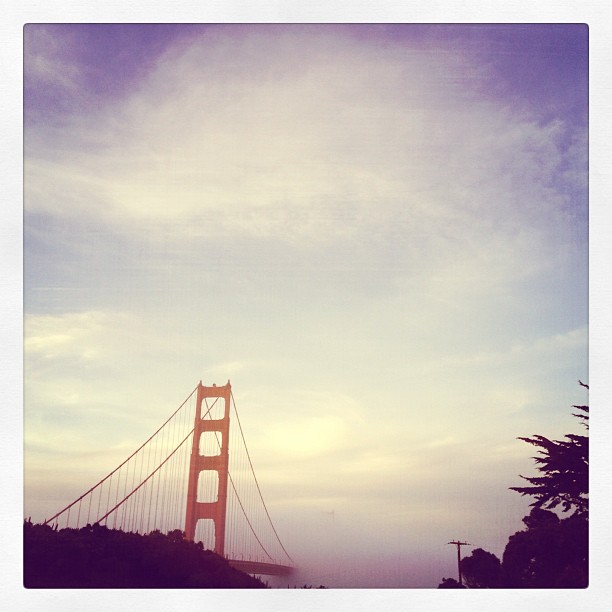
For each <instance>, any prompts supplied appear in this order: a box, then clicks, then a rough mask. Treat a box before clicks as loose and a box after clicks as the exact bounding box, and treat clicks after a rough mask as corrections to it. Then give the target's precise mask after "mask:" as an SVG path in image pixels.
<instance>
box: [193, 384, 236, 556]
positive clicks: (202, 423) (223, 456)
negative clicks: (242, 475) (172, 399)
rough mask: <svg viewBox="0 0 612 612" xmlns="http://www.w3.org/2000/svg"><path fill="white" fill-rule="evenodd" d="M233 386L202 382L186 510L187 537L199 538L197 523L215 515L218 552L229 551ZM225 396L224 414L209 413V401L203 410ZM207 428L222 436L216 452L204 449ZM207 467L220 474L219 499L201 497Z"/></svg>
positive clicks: (198, 394) (213, 519)
mask: <svg viewBox="0 0 612 612" xmlns="http://www.w3.org/2000/svg"><path fill="white" fill-rule="evenodd" d="M231 397H232V387H231V385H230V382H229V380H228V381H227V384H226V385H224V386H222V387H217V386H216V385H213V386H212V387H205V386H204V385H202V382H201V381H200V383H199V384H198V388H197V397H196V411H195V421H194V428H193V445H192V447H191V458H190V462H189V481H188V483H187V506H186V511H185V537H186V538H187V539H188V540H191V541H193V540H194V539H195V532H196V525H197V523H198V521H199V520H200V519H212V521H213V523H214V527H215V548H214V551H215V553H217V554H218V555H221V556H223V555H224V551H225V519H226V514H227V512H226V510H227V481H228V464H229V446H228V443H229V415H230V402H231ZM207 398H212V399H215V400H216V401H219V400H223V402H224V406H223V416H222V417H221V418H218V419H211V418H209V416H208V405H207V403H205V406H206V409H205V410H204V411H202V403H203V402H204V400H205V399H207ZM204 432H214V433H215V435H216V436H217V437H218V439H219V446H220V448H219V450H218V451H217V453H215V454H201V453H200V438H201V436H202V434H203V433H204ZM205 470H215V471H216V472H217V474H218V479H217V482H218V490H217V499H216V500H215V501H207V502H202V501H198V480H199V477H200V473H201V472H203V471H205Z"/></svg>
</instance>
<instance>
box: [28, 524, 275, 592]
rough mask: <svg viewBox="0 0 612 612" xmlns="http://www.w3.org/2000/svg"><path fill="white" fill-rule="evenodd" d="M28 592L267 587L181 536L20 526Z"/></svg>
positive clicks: (156, 532) (171, 533)
mask: <svg viewBox="0 0 612 612" xmlns="http://www.w3.org/2000/svg"><path fill="white" fill-rule="evenodd" d="M24 586H25V587H26V588H90V589H91V588H95V589H101V588H157V589H159V588H215V589H218V588H234V589H236V588H238V589H240V588H243V589H244V588H247V589H249V588H250V589H252V588H265V585H264V584H263V583H262V582H261V581H260V580H258V579H256V578H253V577H251V576H249V575H247V574H244V573H243V572H240V571H238V570H236V569H234V568H232V567H230V565H229V564H228V562H227V561H226V560H225V559H223V558H222V557H220V556H219V555H216V554H215V553H213V552H211V551H209V550H204V548H203V546H202V544H201V543H197V544H195V543H193V542H188V541H186V540H184V539H183V536H182V533H181V532H180V531H178V530H177V531H171V532H170V533H168V534H167V535H166V534H162V533H160V532H159V531H154V532H152V533H150V534H147V535H139V534H136V533H126V532H123V531H119V530H114V529H108V528H107V527H103V526H100V525H93V526H91V525H88V526H87V527H83V528H82V529H61V530H59V531H55V530H53V529H52V528H51V527H49V526H46V525H34V524H32V523H30V522H26V523H25V524H24Z"/></svg>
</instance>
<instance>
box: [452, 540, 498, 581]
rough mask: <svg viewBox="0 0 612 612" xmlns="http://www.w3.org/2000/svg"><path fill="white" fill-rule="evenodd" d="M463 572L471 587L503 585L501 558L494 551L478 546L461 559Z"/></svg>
mask: <svg viewBox="0 0 612 612" xmlns="http://www.w3.org/2000/svg"><path fill="white" fill-rule="evenodd" d="M461 574H462V576H463V579H464V580H465V584H466V585H467V586H468V587H469V588H470V589H495V588H499V587H501V586H503V574H502V566H501V562H500V560H499V559H498V558H497V557H496V556H495V555H494V554H492V553H490V552H487V551H486V550H483V549H482V548H476V549H474V550H473V551H472V554H471V555H470V556H469V557H464V558H463V559H461Z"/></svg>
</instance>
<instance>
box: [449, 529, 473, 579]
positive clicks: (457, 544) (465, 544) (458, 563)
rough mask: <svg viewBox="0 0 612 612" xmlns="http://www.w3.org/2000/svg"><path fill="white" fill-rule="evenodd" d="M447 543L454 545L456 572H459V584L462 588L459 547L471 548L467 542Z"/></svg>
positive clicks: (455, 541) (454, 541)
mask: <svg viewBox="0 0 612 612" xmlns="http://www.w3.org/2000/svg"><path fill="white" fill-rule="evenodd" d="M447 543H448V544H454V545H455V546H456V547H457V571H458V572H459V584H460V585H461V586H463V578H462V576H461V547H462V546H471V544H470V543H469V542H460V541H459V540H453V541H452V542H447Z"/></svg>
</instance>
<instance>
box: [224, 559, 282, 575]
mask: <svg viewBox="0 0 612 612" xmlns="http://www.w3.org/2000/svg"><path fill="white" fill-rule="evenodd" d="M228 562H229V564H230V565H231V566H232V567H233V568H235V569H237V570H240V571H241V572H244V573H245V574H255V575H257V576H289V574H291V573H292V572H293V568H292V567H289V566H288V565H277V564H275V563H262V562H260V561H245V560H241V559H228Z"/></svg>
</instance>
